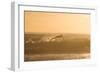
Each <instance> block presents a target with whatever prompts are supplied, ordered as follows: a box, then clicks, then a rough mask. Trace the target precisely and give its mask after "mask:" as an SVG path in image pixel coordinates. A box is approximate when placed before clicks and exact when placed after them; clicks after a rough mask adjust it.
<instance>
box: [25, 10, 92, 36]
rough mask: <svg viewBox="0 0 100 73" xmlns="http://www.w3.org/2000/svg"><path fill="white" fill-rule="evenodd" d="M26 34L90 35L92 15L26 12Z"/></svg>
mask: <svg viewBox="0 0 100 73" xmlns="http://www.w3.org/2000/svg"><path fill="white" fill-rule="evenodd" d="M24 15H25V18H24V19H25V21H24V22H25V32H26V33H27V32H29V33H37V32H38V33H75V34H76V33H77V34H90V15H89V14H78V13H77V14H75V13H53V12H32V11H25V13H24Z"/></svg>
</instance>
